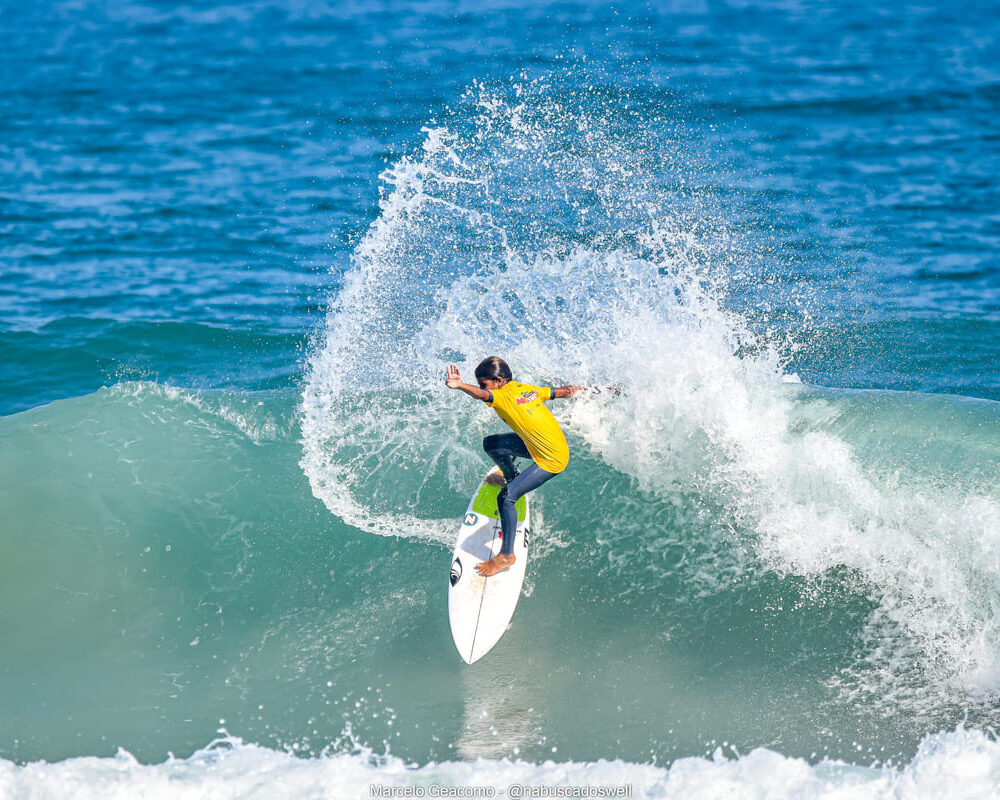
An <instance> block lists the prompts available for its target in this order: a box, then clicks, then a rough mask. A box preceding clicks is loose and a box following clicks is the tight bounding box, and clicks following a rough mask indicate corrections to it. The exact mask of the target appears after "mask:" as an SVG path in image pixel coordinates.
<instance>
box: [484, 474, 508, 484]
mask: <svg viewBox="0 0 1000 800" xmlns="http://www.w3.org/2000/svg"><path fill="white" fill-rule="evenodd" d="M483 483H485V484H486V485H487V486H506V485H507V479H506V478H505V477H504V476H503V473H502V472H491V473H490V474H489V475H487V476H486V480H485V481H483Z"/></svg>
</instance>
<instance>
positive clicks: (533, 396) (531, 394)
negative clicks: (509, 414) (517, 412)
mask: <svg viewBox="0 0 1000 800" xmlns="http://www.w3.org/2000/svg"><path fill="white" fill-rule="evenodd" d="M537 399H538V392H536V391H535V390H534V389H531V390H530V391H527V392H521V396H520V397H519V398H517V404H518V405H519V406H523V405H524V404H525V403H530V402H531V401H532V400H537Z"/></svg>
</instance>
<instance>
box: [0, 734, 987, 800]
mask: <svg viewBox="0 0 1000 800" xmlns="http://www.w3.org/2000/svg"><path fill="white" fill-rule="evenodd" d="M511 786H514V787H517V788H521V787H525V792H524V793H523V794H522V796H523V797H529V796H532V795H531V794H530V791H531V788H532V787H544V788H545V789H546V790H552V791H559V788H560V787H562V791H563V792H566V793H567V794H566V795H565V796H578V795H570V794H568V793H570V792H578V793H579V792H580V791H581V789H580V787H584V786H589V787H603V789H604V791H606V792H615V791H618V787H626V788H625V789H624V791H628V792H629V794H628V795H627V796H628V797H630V798H637V800H642V798H685V800H686V799H687V798H692V797H698V798H720V800H721V799H722V798H725V799H726V800H729V799H730V798H765V797H766V798H768V800H784V799H785V798H787V799H788V800H834V799H835V798H837V799H839V798H847V797H850V798H851V800H876V799H878V800H891V799H893V798H897V799H898V800H904V798H905V800H922V798H927V799H928V800H939V798H942V797H947V798H950V799H951V800H965V798H968V799H969V800H973V798H993V797H996V787H997V786H1000V743H998V742H997V741H996V740H995V739H994V738H993V737H992V736H989V735H987V734H985V733H983V732H981V731H978V730H965V729H962V728H958V729H957V730H955V731H951V732H942V733H938V734H934V735H930V736H927V737H925V738H924V740H923V741H922V742H921V744H920V748H919V750H918V751H917V754H916V755H915V756H914V758H913V760H912V761H911V762H910V763H909V764H906V765H905V766H902V767H883V768H873V767H864V766H855V765H851V764H846V763H843V762H839V761H823V762H820V763H819V764H816V765H810V764H809V763H807V762H806V761H804V760H802V759H798V758H790V757H787V756H783V755H781V754H780V753H776V752H774V751H772V750H767V749H763V748H761V749H757V750H754V751H752V752H750V753H748V754H747V755H745V756H742V757H737V758H726V757H725V756H724V755H723V753H722V750H721V749H720V750H717V751H716V752H715V753H714V755H713V756H712V757H711V758H682V759H678V760H677V761H675V762H674V763H673V764H672V765H671V766H670V767H656V766H652V765H648V764H631V763H628V762H624V761H596V762H572V761H570V762H552V761H546V762H545V763H542V764H534V763H530V762H524V761H514V762H511V761H506V760H504V761H496V760H490V759H478V760H475V761H468V762H442V763H429V764H425V765H423V766H417V765H412V764H407V763H406V762H404V761H403V760H402V759H399V758H396V757H394V756H375V755H373V754H372V753H371V752H369V751H363V752H356V753H336V754H330V755H324V756H320V757H316V758H299V757H296V756H294V755H292V754H290V753H285V752H277V751H274V750H269V749H267V748H264V747H259V746H257V745H253V744H245V743H243V742H241V741H240V740H239V739H235V738H224V739H219V740H217V741H215V742H213V743H211V744H210V745H209V746H207V747H206V748H204V749H203V750H199V751H198V752H196V753H194V755H192V756H190V757H189V758H183V759H180V758H173V757H171V758H169V759H168V760H166V761H164V762H163V763H160V764H148V765H147V764H140V763H139V762H138V761H137V760H136V759H135V758H134V757H133V756H132V755H130V754H129V753H128V752H126V751H124V750H119V751H118V754H117V755H116V756H115V757H113V758H98V757H82V758H71V759H67V760H65V761H60V762H57V763H51V764H50V763H46V762H36V763H31V764H25V765H18V764H14V763H12V762H10V761H6V760H3V759H0V798H4V799H5V800H6V799H7V798H10V800H14V798H17V800H29V799H30V800H48V799H49V798H51V799H52V800H64V798H68V797H72V798H74V800H91V798H93V800H118V799H119V798H120V799H121V800H133V798H136V797H142V798H146V800H160V799H161V798H162V800H167V798H169V800H185V799H186V798H192V800H193V799H194V798H198V800H202V798H207V797H210V798H213V800H228V798H233V800H235V799H236V798H241V800H255V799H256V798H259V799H260V800H264V798H266V799H267V800H283V799H284V798H289V799H290V800H291V799H292V798H294V800H300V798H316V800H320V799H321V798H330V799H331V800H346V799H347V798H351V800H369V799H370V798H371V797H374V796H379V795H377V794H374V793H373V791H374V792H376V793H377V792H385V791H386V790H388V789H391V788H393V787H396V788H398V789H399V790H400V793H399V794H398V795H396V796H418V797H434V796H441V797H444V796H454V795H449V794H448V792H449V790H455V791H457V790H459V789H462V790H463V791H466V792H468V791H469V788H470V787H483V789H484V790H491V791H492V792H493V794H492V795H483V794H482V792H481V793H480V796H494V797H510V796H514V795H510V794H508V791H509V787H511ZM517 788H516V789H515V792H516V791H517ZM407 793H408V794H407ZM382 796H388V795H382ZM587 796H594V795H593V794H590V795H587ZM612 796H613V795H612Z"/></svg>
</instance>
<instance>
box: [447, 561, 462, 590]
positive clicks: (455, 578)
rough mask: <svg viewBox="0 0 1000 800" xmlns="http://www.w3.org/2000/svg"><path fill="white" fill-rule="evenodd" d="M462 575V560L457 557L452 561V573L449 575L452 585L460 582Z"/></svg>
mask: <svg viewBox="0 0 1000 800" xmlns="http://www.w3.org/2000/svg"><path fill="white" fill-rule="evenodd" d="M461 577H462V562H461V561H459V560H458V559H457V558H456V559H455V560H454V561H452V562H451V575H450V576H449V578H448V581H449V582H450V583H451V585H452V586H454V585H455V584H456V583H458V582H459V580H460V579H461Z"/></svg>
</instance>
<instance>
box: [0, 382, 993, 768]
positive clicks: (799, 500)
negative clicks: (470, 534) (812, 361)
mask: <svg viewBox="0 0 1000 800" xmlns="http://www.w3.org/2000/svg"><path fill="white" fill-rule="evenodd" d="M776 397H777V399H776V400H775V402H778V403H781V404H787V412H788V420H789V421H790V422H789V425H788V427H787V428H785V429H784V431H783V433H784V435H785V437H787V440H786V441H785V445H786V448H785V449H783V450H782V451H781V452H782V454H783V455H784V456H785V457H789V458H793V459H795V460H794V461H793V462H791V463H788V464H784V465H778V467H780V468H774V467H775V465H774V464H771V468H772V471H771V472H766V473H764V474H763V475H762V474H760V473H755V472H754V468H755V467H753V466H752V464H751V465H748V464H747V463H742V464H741V463H740V462H739V460H738V458H739V456H738V453H736V452H735V451H729V452H723V451H720V450H719V449H718V447H717V445H715V444H713V442H712V441H711V439H710V438H709V437H702V438H701V439H698V438H697V437H695V438H689V439H684V438H678V439H669V438H668V441H670V442H671V443H670V452H672V453H673V454H674V455H675V460H677V461H679V462H684V463H689V464H699V465H701V471H697V470H692V471H690V472H684V471H683V470H675V471H666V472H664V471H662V470H659V469H658V468H657V464H656V463H655V462H651V463H650V465H649V466H650V469H651V472H650V473H648V474H632V473H630V472H629V470H630V469H632V468H633V467H632V466H630V465H629V464H627V463H619V465H618V466H615V465H613V464H610V463H609V461H613V460H614V459H613V458H612V457H611V455H612V453H613V449H611V445H610V444H609V443H608V442H601V441H600V440H598V439H597V438H596V433H597V432H598V431H599V429H600V425H605V426H606V425H608V424H611V422H609V420H608V419H607V418H606V417H607V415H609V414H610V415H613V414H614V413H615V412H614V410H613V403H614V402H623V400H622V399H621V398H619V399H618V400H608V399H607V398H604V399H597V398H595V399H594V400H595V402H597V403H598V405H597V406H594V405H592V404H588V402H587V401H586V400H584V402H582V403H579V404H578V405H575V406H570V405H567V406H564V411H568V413H564V415H563V420H564V422H566V424H567V427H568V429H569V431H570V442H571V448H572V451H573V454H574V455H573V461H572V462H571V466H570V468H569V470H567V472H566V473H565V474H564V475H562V476H560V477H559V479H557V480H556V481H552V482H551V483H550V484H547V485H546V487H545V489H544V491H540V492H539V496H538V498H537V500H538V502H537V503H536V504H535V506H534V509H535V512H536V513H537V514H538V518H537V520H536V537H535V543H536V548H535V551H534V553H533V556H532V560H531V562H530V564H529V572H528V579H527V584H526V593H525V596H524V597H523V598H522V600H521V604H520V606H519V608H518V611H517V614H516V616H515V619H514V625H513V627H512V629H511V630H510V631H509V632H508V634H507V636H506V637H505V639H504V641H503V642H502V643H501V646H500V647H499V648H498V649H497V652H496V654H495V658H494V657H491V658H490V659H484V662H483V663H482V664H481V665H477V666H476V667H475V668H473V669H470V668H468V667H465V665H463V664H462V663H461V661H460V659H458V658H457V657H456V655H455V653H454V652H453V646H452V644H451V641H450V637H449V634H448V629H447V623H446V611H445V609H446V594H447V573H448V563H449V552H450V547H449V545H450V538H449V536H448V534H454V532H455V530H457V525H458V520H459V518H460V516H461V514H462V511H463V509H464V508H465V505H466V503H467V502H468V497H467V495H468V492H469V491H470V490H469V486H473V485H474V483H475V481H473V482H472V483H469V485H468V486H467V485H466V482H465V480H464V475H465V473H464V472H463V471H461V470H459V471H458V472H455V471H454V470H453V469H452V466H449V465H448V464H447V462H446V461H444V460H437V461H435V460H434V459H433V458H429V459H425V460H423V462H422V463H423V466H424V469H423V472H422V473H421V476H422V477H421V480H420V482H418V483H415V484H406V483H405V482H395V481H376V482H375V483H371V484H364V486H365V487H367V488H368V489H370V490H371V491H372V496H371V499H369V498H368V497H367V496H365V503H364V507H365V508H366V509H367V510H368V513H373V514H374V513H377V509H378V508H379V503H381V502H385V503H386V504H387V505H393V506H395V507H396V508H405V509H407V513H409V514H411V515H412V516H413V517H414V518H415V519H418V520H421V521H422V524H423V525H424V526H429V528H430V529H431V530H437V529H438V526H440V536H436V537H430V538H428V536H426V535H425V533H424V530H425V528H420V529H418V530H417V531H416V532H414V531H411V530H401V531H399V532H398V534H399V535H397V536H371V535H370V534H369V533H365V532H363V531H361V530H358V529H357V528H354V527H351V526H348V525H345V524H344V523H343V522H342V521H340V520H338V519H337V518H336V517H333V516H331V515H330V514H329V512H328V511H327V509H326V508H324V507H323V506H322V505H321V504H320V503H319V502H318V501H317V500H316V499H315V498H314V497H313V496H312V494H311V493H310V491H309V485H308V482H307V481H306V480H305V478H304V476H303V475H302V473H301V471H300V469H299V466H298V461H299V459H300V456H301V452H302V451H301V445H300V442H299V436H300V431H299V430H298V429H297V428H294V427H293V428H289V427H288V426H287V425H286V424H285V423H284V422H283V420H286V419H288V418H289V416H290V415H291V412H292V407H293V404H294V402H295V398H294V397H290V396H283V395H281V394H273V393H272V394H266V395H261V396H260V397H258V398H256V399H250V398H248V397H246V396H241V395H232V394H219V393H194V392H190V391H187V390H178V389H174V388H172V387H168V386H162V385H157V384H121V385H118V386H116V387H114V388H112V389H106V390H101V391H100V392H98V393H96V394H94V395H89V396H86V397H82V398H78V399H74V400H66V401H59V402H56V403H53V404H51V405H49V406H46V407H44V408H40V409H35V410H32V411H30V412H24V413H20V414H15V415H13V416H9V417H6V418H4V419H3V420H0V440H2V443H3V447H2V448H0V452H2V454H3V456H2V458H0V479H2V480H0V485H2V486H3V490H2V494H3V502H4V504H5V508H8V509H9V513H8V524H7V528H6V530H7V531H8V533H7V534H6V535H5V537H4V539H3V542H2V552H0V556H2V558H0V564H2V565H3V566H2V570H3V574H2V576H0V577H2V582H0V587H2V588H0V609H2V611H0V632H2V634H3V636H4V638H5V641H8V642H13V643H16V644H14V645H13V646H11V647H9V648H7V649H6V651H5V656H4V659H5V667H6V675H7V679H6V680H5V682H4V688H3V697H2V699H3V702H4V706H5V708H8V709H10V710H11V712H10V714H9V715H7V716H6V717H5V721H4V723H3V725H4V730H3V731H2V734H3V736H4V737H6V738H7V740H8V741H13V740H14V739H16V740H17V742H16V745H15V747H14V748H12V749H11V750H8V751H7V752H6V756H7V757H13V758H15V759H32V758H38V757H40V756H41V755H42V754H43V753H46V752H54V751H60V752H63V753H65V754H67V755H72V754H105V755H111V754H112V753H113V752H114V750H115V749H116V747H117V743H119V742H121V741H125V740H128V741H131V742H134V743H135V744H134V745H133V747H134V749H135V752H136V754H137V755H138V756H139V757H140V758H143V759H144V760H159V759H162V758H163V757H164V755H165V751H166V750H171V751H173V752H179V753H183V752H186V751H187V750H192V751H193V750H194V749H196V748H197V747H200V746H201V745H202V744H203V742H204V741H205V739H206V737H210V736H211V735H212V732H213V731H215V730H216V729H217V728H219V727H224V728H226V729H227V730H230V731H239V732H240V733H241V735H244V736H248V737H252V738H253V739H255V740H258V741H260V742H261V743H263V744H268V745H270V746H273V747H279V748H280V747H283V746H291V745H294V746H295V747H296V748H299V749H300V751H301V752H304V753H305V752H318V751H319V750H322V749H323V747H325V746H327V745H329V744H330V743H334V746H335V747H350V746H352V744H351V743H352V742H354V743H365V744H368V745H371V746H373V747H376V748H377V749H380V750H381V749H384V748H385V747H386V746H388V747H390V748H391V749H392V752H395V753H399V754H405V755H406V757H408V758H415V759H419V760H421V761H425V760H443V759H447V758H449V757H451V758H454V757H458V756H461V757H478V756H484V755H490V756H491V757H494V756H499V755H508V756H509V755H512V754H514V749H515V748H516V749H517V754H519V755H520V757H523V758H527V759H530V760H535V761H542V760H544V759H546V758H548V757H551V756H552V747H553V746H554V745H553V744H552V743H553V742H558V753H559V755H560V757H563V758H570V759H576V760H581V759H582V760H594V759H597V758H602V757H607V756H608V755H610V754H617V755H619V756H621V757H624V758H626V759H629V760H633V761H644V760H647V759H648V758H650V757H653V756H655V757H656V759H657V760H660V759H664V760H669V759H671V758H673V757H674V756H675V755H676V754H680V753H685V752H687V753H690V752H698V751H699V748H700V749H702V750H703V749H704V747H705V746H706V743H707V742H709V741H710V740H711V739H712V738H713V736H714V735H716V734H717V731H718V730H719V729H720V728H722V727H724V728H725V730H726V731H727V737H729V738H728V741H731V742H732V743H733V744H734V745H735V746H737V748H738V749H740V751H741V752H742V751H743V750H742V749H743V748H744V747H748V748H749V747H752V746H754V745H755V744H759V743H760V742H761V740H762V738H764V737H770V738H772V739H774V740H775V741H780V745H781V748H782V750H783V751H784V752H787V753H789V754H796V753H798V754H802V755H805V756H808V755H809V753H811V752H826V753H829V754H831V755H839V756H842V757H845V758H847V757H851V754H852V753H854V752H857V751H856V744H858V743H860V744H861V745H862V746H863V747H864V748H873V749H874V751H877V752H879V753H883V752H884V753H885V754H886V755H887V756H888V755H892V756H898V755H900V754H905V753H908V752H910V751H911V749H912V748H913V747H914V746H915V744H916V741H917V739H918V738H919V731H918V730H917V728H918V727H925V726H935V725H936V726H941V725H945V724H948V722H949V720H952V719H954V718H956V715H961V713H962V710H963V709H967V710H969V717H968V719H969V721H970V723H978V722H982V723H985V722H987V721H988V719H989V716H990V714H991V713H992V712H991V708H992V704H991V700H990V698H991V697H992V696H993V692H994V690H995V689H994V683H993V679H992V677H991V672H990V669H991V663H992V662H991V661H990V654H991V653H992V652H993V648H992V644H991V642H992V641H993V637H995V636H996V631H995V630H994V627H993V626H994V625H995V622H994V617H993V614H992V610H991V609H992V607H991V605H990V601H989V598H990V597H991V596H992V594H991V592H992V589H991V588H990V587H991V586H993V584H994V582H995V580H996V578H995V576H996V575H997V571H996V570H995V569H994V566H993V561H992V560H991V559H992V558H993V555H992V553H993V552H994V550H993V547H994V542H993V539H992V538H991V536H990V531H991V530H992V528H991V527H990V526H991V525H993V522H992V520H993V518H994V516H995V515H996V513H997V509H998V508H1000V498H998V497H997V496H996V494H995V489H993V490H992V491H993V493H992V494H991V493H990V490H991V486H990V484H989V482H988V476H989V474H990V470H992V469H995V468H996V456H995V453H996V452H998V449H997V447H996V446H995V445H996V444H997V443H996V442H993V441H992V440H991V439H990V438H989V436H990V435H992V436H994V437H995V436H996V433H995V431H997V430H1000V427H998V426H997V425H996V422H997V420H998V417H1000V406H998V405H997V404H993V403H989V402H986V401H979V402H969V401H962V400H954V399H949V398H945V397H929V396H921V395H906V394H896V393H860V394H859V393H846V394H845V393H841V392H831V391H830V390H823V389H817V388H813V387H800V386H795V385H787V384H786V385H785V388H784V389H782V390H780V393H779V394H778V395H777V396H776ZM626 399H627V398H626ZM574 402H575V401H574ZM408 403H409V406H410V408H411V411H412V413H418V412H419V410H420V405H419V401H418V400H410V401H408ZM606 403H611V404H612V405H611V406H606V405H604V404H606ZM406 405H407V402H404V401H400V413H401V414H404V415H405V407H406ZM627 413H631V411H628V412H627ZM602 415H605V418H604V421H603V422H601V423H600V425H598V424H597V423H595V422H594V421H593V420H594V419H595V418H596V419H601V418H602ZM631 422H633V423H634V422H635V420H634V419H633V420H631ZM664 431H665V434H666V435H667V436H668V437H669V428H668V427H667V426H665V427H664ZM467 433H468V431H467V430H466V429H464V428H462V427H461V426H459V428H458V429H456V430H455V431H454V432H452V433H449V434H447V435H446V437H445V438H444V439H443V440H442V442H441V444H442V447H443V448H446V449H454V450H456V451H458V452H466V453H467V455H466V456H464V457H465V458H467V459H468V461H469V464H468V471H469V474H478V473H479V472H481V470H482V468H483V466H484V461H483V457H482V456H481V455H478V454H474V453H473V452H472V451H471V446H470V443H469V442H468V441H467ZM386 435H391V430H387V431H386ZM449 437H454V438H449ZM759 441H760V443H761V444H767V443H768V442H767V440H766V438H765V439H760V440H759ZM817 441H823V442H825V444H824V445H823V447H821V448H820V451H819V452H822V453H827V454H828V455H829V456H830V457H829V458H828V459H827V460H822V459H821V460H816V459H817V457H816V452H817V451H816V442H817ZM928 441H938V443H939V446H938V447H937V448H932V447H928V446H927V442H928ZM771 444H772V445H773V444H774V443H773V442H772V443H771ZM685 448H689V450H690V451H689V452H687V451H685ZM845 453H846V455H847V459H848V460H847V462H845V461H843V459H842V457H843V456H844V455H845ZM761 455H766V454H762V453H761V452H760V451H758V453H757V456H758V457H759V456H761ZM365 463H366V464H367V466H368V467H370V468H372V469H374V470H375V471H376V472H377V470H378V468H379V467H380V465H382V466H385V467H386V468H387V469H389V470H390V472H391V470H392V469H393V461H392V453H391V449H387V450H385V451H383V452H382V453H370V454H369V458H368V460H367V461H366V462H365ZM754 463H755V462H754ZM848 467H849V468H848ZM767 476H770V478H771V480H770V482H768V481H767V480H765V479H764V478H766V477H767ZM788 476H792V477H794V480H792V478H789V477H788ZM921 476H922V477H921ZM723 477H724V478H725V479H722V478H723ZM706 478H707V479H708V480H706ZM779 492H785V493H786V494H784V495H782V494H780V493H779ZM775 509H777V510H778V511H781V512H784V513H785V516H784V517H781V518H779V519H777V520H775V519H774V518H772V516H773V515H774V514H776V513H777V512H776V511H775ZM803 509H807V510H809V511H810V512H811V513H812V517H811V518H810V520H807V522H808V523H809V524H799V523H801V522H802V519H803V516H802V515H803V513H804V511H803ZM845 509H846V510H845ZM796 510H797V513H798V516H794V515H793V514H792V512H794V511H796ZM834 510H842V512H843V518H837V517H836V516H835V515H834V514H833V511H834ZM769 514H771V515H772V516H769ZM852 515H853V516H852ZM789 520H791V521H792V522H794V523H795V524H787V523H788V522H789ZM889 545H891V546H889ZM901 554H902V555H904V556H905V558H904V557H901ZM67 654H68V655H67ZM512 669H513V670H515V671H517V670H521V671H525V670H526V671H527V672H528V673H530V676H531V679H530V680H528V681H515V682H511V681H510V680H509V672H510V670H512ZM369 687H370V688H369ZM580 693H583V694H584V695H585V696H587V698H588V701H587V703H586V704H585V706H583V707H581V706H580V705H579V704H574V703H573V702H571V701H572V699H573V698H574V697H579V696H580ZM483 711H485V712H486V714H485V716H482V712H483ZM68 716H72V717H73V720H72V721H73V722H77V721H78V727H76V728H74V726H73V725H67V724H65V722H64V721H63V720H64V719H65V717H68ZM665 719H669V720H670V725H669V726H667V727H668V728H669V733H665V730H666V729H665V728H664V722H663V721H664V720H665ZM831 719H836V720H837V724H836V725H834V726H832V727H831V725H830V722H829V720H831ZM915 719H916V720H919V722H920V724H919V726H914V724H913V722H914V720H915ZM608 720H611V721H613V723H614V724H613V725H611V726H610V727H609V723H608ZM860 730H865V731H868V732H869V733H868V734H867V735H861V734H859V733H858V731H860ZM595 731H598V732H600V731H607V732H608V735H606V736H605V735H603V734H599V735H596V736H595V735H594V732H595ZM78 733H82V734H83V735H81V736H77V734H78ZM859 737H860V738H859ZM881 748H886V749H885V751H883V750H882V749H881Z"/></svg>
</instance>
